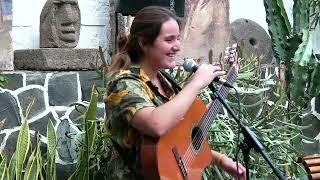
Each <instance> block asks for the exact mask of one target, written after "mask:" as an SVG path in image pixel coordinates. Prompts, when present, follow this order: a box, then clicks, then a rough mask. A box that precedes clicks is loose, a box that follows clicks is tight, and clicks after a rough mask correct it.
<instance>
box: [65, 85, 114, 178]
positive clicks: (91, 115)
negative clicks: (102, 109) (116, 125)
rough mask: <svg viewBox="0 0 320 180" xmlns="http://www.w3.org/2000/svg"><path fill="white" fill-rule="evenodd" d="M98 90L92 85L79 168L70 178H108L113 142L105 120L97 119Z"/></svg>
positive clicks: (80, 149) (79, 156) (81, 140)
mask: <svg viewBox="0 0 320 180" xmlns="http://www.w3.org/2000/svg"><path fill="white" fill-rule="evenodd" d="M97 101H98V90H97V88H96V86H95V85H94V86H93V87H92V93H91V100H90V103H89V105H88V107H86V112H85V114H84V123H83V124H82V125H81V126H82V127H80V129H81V130H82V132H81V134H80V138H79V139H78V141H79V147H78V156H77V158H78V161H77V168H76V170H75V172H74V173H73V174H72V176H70V177H69V179H106V178H107V177H108V173H109V172H108V170H107V168H106V167H107V163H108V162H109V158H110V157H111V154H110V153H111V142H110V138H109V135H108V132H107V131H106V130H105V127H104V120H103V119H97V116H96V111H97Z"/></svg>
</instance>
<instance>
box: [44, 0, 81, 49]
mask: <svg viewBox="0 0 320 180" xmlns="http://www.w3.org/2000/svg"><path fill="white" fill-rule="evenodd" d="M80 22H81V16H80V9H79V5H78V0H47V2H46V4H45V5H44V7H43V8H42V12H41V15H40V47H41V48H74V47H76V46H77V44H78V42H79V36H80Z"/></svg>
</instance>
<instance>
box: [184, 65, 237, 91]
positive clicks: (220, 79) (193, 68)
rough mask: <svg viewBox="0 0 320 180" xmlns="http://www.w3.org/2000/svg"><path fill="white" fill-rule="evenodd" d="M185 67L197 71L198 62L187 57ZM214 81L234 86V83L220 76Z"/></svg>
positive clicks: (189, 70)
mask: <svg viewBox="0 0 320 180" xmlns="http://www.w3.org/2000/svg"><path fill="white" fill-rule="evenodd" d="M183 69H184V70H186V71H187V72H193V73H194V72H196V71H197V69H198V64H197V63H196V62H195V61H194V60H193V59H186V60H185V61H184V63H183ZM213 81H214V82H217V83H220V84H222V85H224V86H226V87H229V88H234V87H233V85H232V84H230V83H229V82H227V81H226V80H225V79H222V78H219V77H218V76H217V77H215V78H214V79H213Z"/></svg>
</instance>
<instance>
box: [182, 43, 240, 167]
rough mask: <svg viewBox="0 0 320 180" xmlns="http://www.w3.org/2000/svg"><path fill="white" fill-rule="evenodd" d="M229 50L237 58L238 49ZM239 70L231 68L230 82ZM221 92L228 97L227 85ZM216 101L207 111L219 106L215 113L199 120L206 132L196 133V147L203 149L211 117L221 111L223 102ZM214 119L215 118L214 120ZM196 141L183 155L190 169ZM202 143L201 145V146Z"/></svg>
mask: <svg viewBox="0 0 320 180" xmlns="http://www.w3.org/2000/svg"><path fill="white" fill-rule="evenodd" d="M235 47H236V46H235V45H233V49H235ZM228 51H229V52H232V53H231V54H233V58H235V57H236V52H237V51H236V50H233V51H230V50H228ZM236 59H238V58H236ZM237 74H238V73H237V71H236V69H235V68H232V69H231V70H230V73H228V77H227V79H229V75H230V82H234V81H235V80H236V78H237ZM219 93H220V95H221V96H222V97H224V98H226V97H227V95H228V89H227V88H226V87H224V86H221V88H219ZM215 102H217V103H218V105H216V106H214V104H212V105H211V106H210V107H209V110H208V111H206V113H207V112H209V113H210V109H211V108H213V107H218V108H214V111H215V112H214V113H213V112H211V114H209V115H207V114H204V116H205V118H204V119H201V120H200V122H199V124H200V129H201V130H202V128H201V126H202V125H203V122H204V126H205V127H204V128H205V129H204V132H205V133H201V134H200V133H199V132H202V131H200V130H199V131H198V132H197V133H196V135H195V146H196V147H199V148H200V149H201V145H202V143H203V141H204V140H205V138H206V137H207V133H208V131H209V129H210V127H211V124H212V122H210V119H212V118H214V117H212V116H214V114H217V113H219V110H220V108H219V106H221V102H220V101H214V102H213V103H215ZM216 111H218V112H216ZM208 117H209V122H207V120H208V119H207V118H208ZM212 121H213V120H212ZM203 134H205V136H201V135H203ZM193 142H194V139H192V141H191V144H189V146H188V148H187V150H186V152H185V154H184V155H183V162H186V163H185V166H186V169H188V167H189V165H191V164H190V163H191V162H192V161H193V160H194V158H195V156H196V155H194V154H193V153H192V150H190V149H191V148H192V144H194V143H193ZM199 145H200V146H199Z"/></svg>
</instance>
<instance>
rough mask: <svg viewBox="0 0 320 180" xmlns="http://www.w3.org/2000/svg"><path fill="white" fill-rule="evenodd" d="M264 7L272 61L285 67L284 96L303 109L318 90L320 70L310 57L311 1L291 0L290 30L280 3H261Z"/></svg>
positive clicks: (315, 60)
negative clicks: (285, 90) (271, 49)
mask: <svg viewBox="0 0 320 180" xmlns="http://www.w3.org/2000/svg"><path fill="white" fill-rule="evenodd" d="M264 6H265V10H266V15H267V23H268V28H269V33H270V36H271V39H272V48H273V51H274V53H275V57H276V59H277V60H278V62H284V64H285V66H286V83H287V96H288V97H289V99H290V100H291V102H293V103H294V105H295V106H298V107H300V108H303V107H305V106H306V104H307V103H308V102H309V100H310V98H311V97H312V96H316V95H317V94H319V88H320V83H318V82H317V79H316V78H315V77H318V76H319V75H317V72H319V69H320V68H319V67H318V66H319V65H318V64H319V62H318V60H317V59H316V58H315V56H314V55H313V47H312V39H313V34H314V30H313V29H312V28H311V23H310V14H312V13H314V12H313V11H315V8H312V7H311V1H310V0H294V5H293V12H292V15H293V26H292V28H291V25H290V23H289V21H288V16H287V14H286V12H285V10H284V7H283V2H282V0H271V1H270V0H264ZM310 88H311V89H310Z"/></svg>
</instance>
